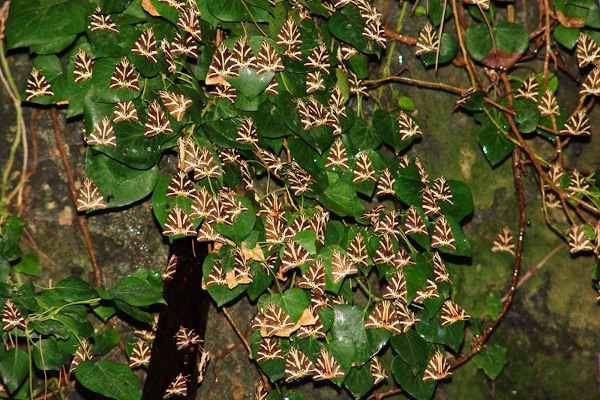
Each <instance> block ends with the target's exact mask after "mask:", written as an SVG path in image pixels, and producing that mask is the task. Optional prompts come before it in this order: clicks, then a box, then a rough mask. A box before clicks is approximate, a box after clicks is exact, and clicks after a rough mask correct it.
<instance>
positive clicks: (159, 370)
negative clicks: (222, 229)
mask: <svg viewBox="0 0 600 400" xmlns="http://www.w3.org/2000/svg"><path fill="white" fill-rule="evenodd" d="M170 253H171V255H173V254H175V255H176V256H177V258H178V263H177V271H176V272H175V276H174V277H173V279H172V280H170V281H167V282H165V286H164V292H163V294H164V298H165V300H166V302H167V308H166V310H164V311H163V312H161V314H160V319H159V322H158V328H157V330H156V338H155V339H154V344H153V345H152V357H151V360H150V366H149V367H148V376H147V378H146V383H145V385H144V393H143V396H142V399H143V400H162V398H163V396H164V394H165V390H166V389H167V388H168V387H169V384H170V383H171V382H172V381H173V380H174V379H175V377H176V376H177V375H178V374H179V373H182V374H183V375H184V376H186V378H187V379H188V387H187V398H189V399H193V398H195V395H196V389H197V384H196V382H197V377H198V370H197V365H196V364H197V363H196V360H197V357H198V356H199V354H200V348H199V346H189V347H188V348H186V349H183V350H177V347H176V346H175V339H174V336H175V334H176V333H177V331H178V330H179V327H180V326H184V327H186V328H190V329H193V330H194V332H195V333H197V334H198V335H200V337H201V338H202V339H204V334H205V331H206V319H207V315H208V307H209V304H210V299H209V297H208V293H206V292H205V291H204V290H202V288H201V284H202V263H203V262H204V258H205V257H206V254H207V246H206V243H197V242H196V241H195V240H194V239H190V238H184V239H178V240H175V241H174V242H173V244H172V245H171V249H170Z"/></svg>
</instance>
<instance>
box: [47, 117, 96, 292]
mask: <svg viewBox="0 0 600 400" xmlns="http://www.w3.org/2000/svg"><path fill="white" fill-rule="evenodd" d="M50 113H51V115H52V126H53V128H54V137H55V139H56V148H57V150H58V153H59V154H60V158H61V160H62V163H63V167H64V168H65V173H66V175H67V181H68V183H69V193H70V194H71V200H72V201H73V205H74V206H75V209H77V192H76V191H75V181H74V180H73V172H72V170H71V165H70V164H69V159H68V158H67V154H66V153H65V149H64V144H63V140H62V135H61V133H60V127H59V126H58V118H57V116H56V108H55V107H52V108H51V109H50ZM77 222H78V223H79V229H80V230H81V234H82V235H83V241H84V242H85V246H86V247H87V249H88V253H89V255H90V260H91V262H92V268H93V270H94V278H95V281H96V285H98V286H102V282H103V279H102V271H101V270H100V266H99V265H98V261H97V259H96V253H95V251H94V247H93V246H92V239H91V237H90V232H89V231H88V228H87V223H86V218H85V215H82V214H78V215H77Z"/></svg>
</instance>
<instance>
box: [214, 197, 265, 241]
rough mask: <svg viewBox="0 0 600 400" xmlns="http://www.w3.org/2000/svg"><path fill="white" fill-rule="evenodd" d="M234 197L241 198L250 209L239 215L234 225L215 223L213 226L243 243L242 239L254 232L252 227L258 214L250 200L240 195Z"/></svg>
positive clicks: (222, 233) (230, 237) (224, 234)
mask: <svg viewBox="0 0 600 400" xmlns="http://www.w3.org/2000/svg"><path fill="white" fill-rule="evenodd" d="M234 197H235V198H236V199H237V200H239V201H240V202H241V203H242V204H243V205H244V207H246V208H247V209H248V211H245V212H243V213H241V214H240V215H238V216H237V218H236V219H235V221H233V224H232V225H225V224H215V225H214V226H213V228H215V230H216V231H217V232H219V233H220V234H221V235H223V236H226V237H228V238H229V239H231V240H233V241H234V242H236V243H238V244H241V243H242V240H243V239H244V238H245V237H246V236H248V234H249V233H250V232H252V229H253V228H254V225H255V224H256V214H255V213H254V207H253V206H252V202H251V201H250V200H248V199H247V198H245V197H241V196H238V195H235V196H234Z"/></svg>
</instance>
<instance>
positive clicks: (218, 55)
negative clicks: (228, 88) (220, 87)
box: [205, 43, 239, 85]
mask: <svg viewBox="0 0 600 400" xmlns="http://www.w3.org/2000/svg"><path fill="white" fill-rule="evenodd" d="M235 66H236V64H235V60H234V58H233V56H232V54H231V51H230V50H229V49H228V48H227V46H225V44H223V43H221V44H220V45H219V47H218V48H217V50H216V51H215V54H214V55H213V59H212V61H211V63H210V66H209V67H208V74H207V75H206V80H205V81H206V84H207V85H214V84H215V83H222V82H223V80H222V77H227V78H237V77H238V76H239V73H238V70H237V69H236V68H235Z"/></svg>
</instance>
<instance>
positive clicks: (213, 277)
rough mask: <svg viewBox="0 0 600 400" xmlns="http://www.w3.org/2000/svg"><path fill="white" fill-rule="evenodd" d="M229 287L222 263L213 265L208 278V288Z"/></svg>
mask: <svg viewBox="0 0 600 400" xmlns="http://www.w3.org/2000/svg"><path fill="white" fill-rule="evenodd" d="M217 285H227V278H226V276H225V273H224V272H223V267H222V266H221V262H216V263H215V265H213V267H212V269H211V270H210V273H209V274H208V277H207V278H206V286H217Z"/></svg>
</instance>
